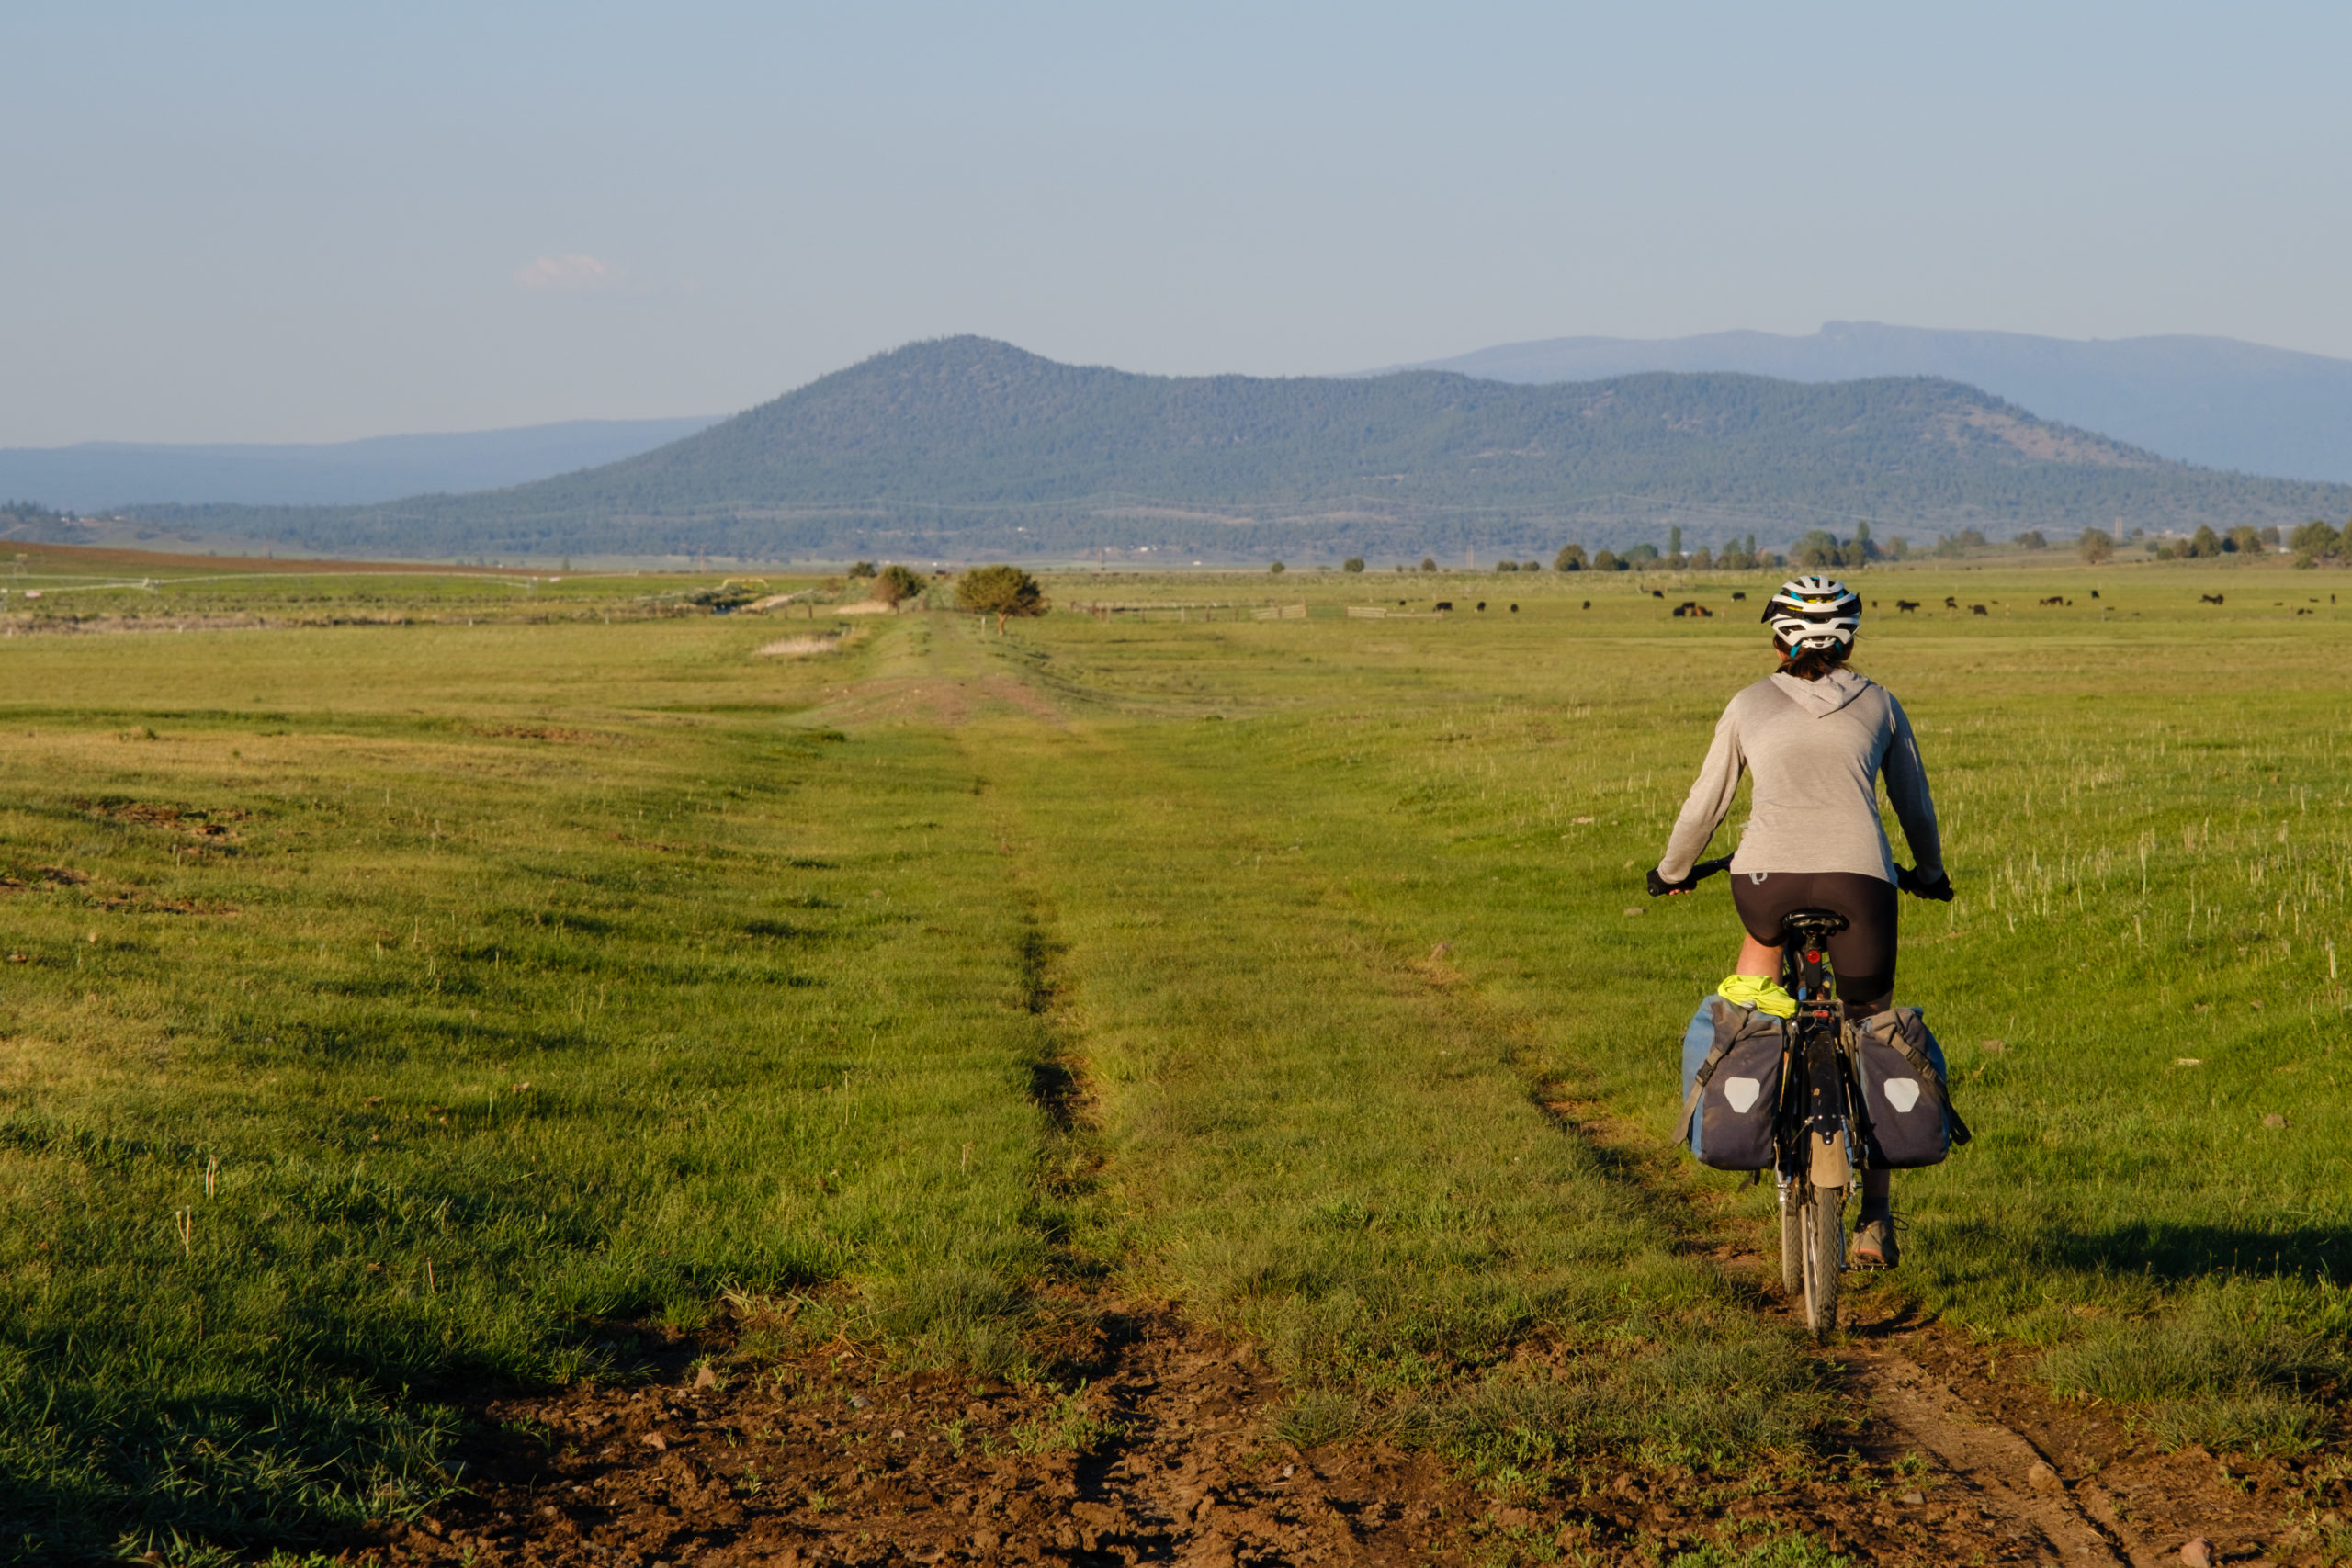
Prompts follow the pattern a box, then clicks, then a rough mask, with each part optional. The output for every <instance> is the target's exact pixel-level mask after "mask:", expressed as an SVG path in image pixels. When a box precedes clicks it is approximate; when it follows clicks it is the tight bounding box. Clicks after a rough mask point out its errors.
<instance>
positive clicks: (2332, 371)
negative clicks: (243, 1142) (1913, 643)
mask: <svg viewBox="0 0 2352 1568" xmlns="http://www.w3.org/2000/svg"><path fill="white" fill-rule="evenodd" d="M1411 368H1416V369H1425V370H1455V371H1459V372H1461V373H1462V374H1463V375H1464V376H1482V377H1487V378H1491V379H1494V380H1497V381H1525V382H1547V381H1597V380H1600V379H1603V378H1607V377H1611V376H1630V375H1634V374H1637V373H1639V372H1642V371H1645V370H1678V371H1712V370H1732V371H1739V372H1742V373H1744V374H1747V375H1751V376H1777V377H1780V378H1782V379H1784V380H1790V381H1850V380H1855V379H1859V378H1865V377H1872V376H1940V377H1944V378H1947V379H1950V380H1954V381H1965V382H1967V383H1968V384H1969V385H1970V386H1973V387H1982V388H1984V389H1985V390H1986V391H1988V392H1991V393H1992V394H1993V395H1994V396H1996V397H1998V398H2004V399H2007V400H2008V401H2010V402H2013V403H2016V404H2017V405H2018V406H2019V407H2020V408H2027V409H2031V410H2032V411H2033V412H2035V413H2037V414H2040V415H2041V417H2042V418H2044V419H2054V420H2062V421H2064V423H2068V424H2074V425H2079V426H2081V427H2082V428H2084V429H2086V430H2096V431H2098V432H2100V433H2102V434H2107V435H2112V436H2114V437H2115V438H2116V439H2118V440H2120V441H2128V442H2131V443H2132V444H2133V445H2135V446H2144V447H2146V448H2147V449H2148V450H2149V451H2151V452H2157V453H2161V454H2163V455H2164V456H2165V457H2177V458H2179V459H2181V460H2182V461H2184V462H2189V463H2200V464H2203V465H2204V466H2206V467H2207V468H2234V469H2237V470H2238V471H2240V472H2242V473H2249V474H2269V475H2273V476H2276V477H2278V478H2282V479H2329V480H2337V481H2346V480H2352V359H2330V358H2326V357H2324V355H2316V354H2297V353H2295V352H2293V351H2292V350H2290V349H2284V348H2266V347H2264V346H2263V345H2262V344H2254V343H2241V342H2239V341H2237V340H2236V339H2235V338H2225V337H2131V338H2114V339H2108V340H2104V341H2102V340H2098V339H2094V340H2092V341H2090V342H2087V343H2081V342H2075V341H2073V340H2070V339H2066V338H2054V337H2031V336H2029V335H2027V334H2025V333H1971V332H1942V331H1938V330H1936V329H1933V328H1928V327H1889V326H1882V325H1880V324H1879V323H1877V322H1875V321H1831V322H1829V323H1828V324H1827V325H1826V326H1824V327H1823V328H1822V329H1821V330H1820V331H1819V332H1817V333H1814V334H1813V335H1812V336H1811V337H1782V336H1779V335H1777V334H1775V333H1751V332H1737V333H1707V334H1706V335H1704V336H1702V337H1681V338H1657V339H1640V338H1613V337H1561V338H1549V339H1546V340H1544V341H1543V342H1540V343H1510V344H1502V345H1500V346H1499V347H1496V348H1482V349H1480V350H1478V352H1476V354H1464V355H1458V356H1456V357H1454V358H1453V359H1435V360H1430V362H1428V363H1427V364H1426V365H1421V366H1417V367H1411Z"/></svg>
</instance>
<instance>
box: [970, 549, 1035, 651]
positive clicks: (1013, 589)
mask: <svg viewBox="0 0 2352 1568" xmlns="http://www.w3.org/2000/svg"><path fill="white" fill-rule="evenodd" d="M956 604H957V605H958V606H959V607H961V608H963V609H966V610H968V611H970V612H971V613H972V614H974V615H994V616H995V617H996V631H997V635H998V636H999V637H1002V636H1003V635H1004V623H1005V621H1006V619H1007V618H1008V617H1011V616H1014V615H1022V616H1028V615H1044V614H1045V613H1046V591H1045V590H1044V589H1042V588H1040V587H1038V586H1037V580H1036V579H1035V578H1034V577H1032V576H1030V575H1029V574H1028V573H1027V572H1025V571H1023V570H1021V569H1020V568H1019V567H1017V566H976V567H974V568H973V569H972V570H969V571H967V572H966V573H965V574H964V575H963V576H961V577H959V578H957V579H956Z"/></svg>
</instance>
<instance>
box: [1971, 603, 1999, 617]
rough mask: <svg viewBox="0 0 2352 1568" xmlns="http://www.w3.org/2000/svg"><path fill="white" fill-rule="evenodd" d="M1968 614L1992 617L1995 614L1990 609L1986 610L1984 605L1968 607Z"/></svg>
mask: <svg viewBox="0 0 2352 1568" xmlns="http://www.w3.org/2000/svg"><path fill="white" fill-rule="evenodd" d="M1968 613H1969V614H1970V615H1991V614H1992V613H1993V612H1992V611H1990V610H1988V609H1986V608H1985V606H1984V605H1982V604H1971V605H1970V606H1969V607H1968Z"/></svg>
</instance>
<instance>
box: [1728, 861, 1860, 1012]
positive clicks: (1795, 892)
mask: <svg viewBox="0 0 2352 1568" xmlns="http://www.w3.org/2000/svg"><path fill="white" fill-rule="evenodd" d="M1731 901H1732V904H1733V907H1734V908H1737V909H1738V910H1739V923H1740V924H1741V925H1743V926H1746V927H1747V934H1748V935H1749V936H1752V937H1754V938H1755V939H1756V940H1757V941H1758V942H1763V943H1764V944H1765V945H1766V946H1768V947H1778V946H1780V945H1781V917H1782V916H1784V915H1787V914H1788V913H1790V912H1791V911H1792V910H1795V909H1827V910H1830V911H1832V912H1833V913H1836V914H1840V915H1843V916H1845V917H1846V929H1845V930H1844V931H1839V932H1838V934H1837V935H1836V936H1833V937H1831V938H1830V939H1829V942H1828V947H1829V963H1830V965H1831V967H1832V968H1834V969H1835V970H1836V971H1837V975H1838V1000H1839V1001H1841V1002H1844V1003H1845V1004H1846V1016H1847V1017H1849V1018H1864V1017H1867V1016H1869V1015H1870V1014H1871V1013H1872V1012H1877V1011H1879V1010H1883V1008H1884V1007H1885V1006H1886V1004H1887V1003H1888V1002H1889V1001H1891V1000H1892V999H1893V998H1894V884H1893V883H1892V882H1884V881H1882V880H1880V879H1879V878H1878V877H1875V876H1861V875H1858V874H1855V873H1853V872H1850V871H1773V872H1741V871H1736V872H1734V873H1732V877H1731Z"/></svg>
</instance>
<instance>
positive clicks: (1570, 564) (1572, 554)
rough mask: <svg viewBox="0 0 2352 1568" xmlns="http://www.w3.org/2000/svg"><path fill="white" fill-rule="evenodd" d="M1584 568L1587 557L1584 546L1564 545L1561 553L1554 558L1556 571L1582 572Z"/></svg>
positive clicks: (1553, 564) (1553, 563)
mask: <svg viewBox="0 0 2352 1568" xmlns="http://www.w3.org/2000/svg"><path fill="white" fill-rule="evenodd" d="M1584 568H1585V555H1584V547H1583V546H1582V545H1562V546H1561V547H1560V553H1559V554H1558V555H1556V556H1554V557H1553V558H1552V570H1554V571H1582V570H1584Z"/></svg>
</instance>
